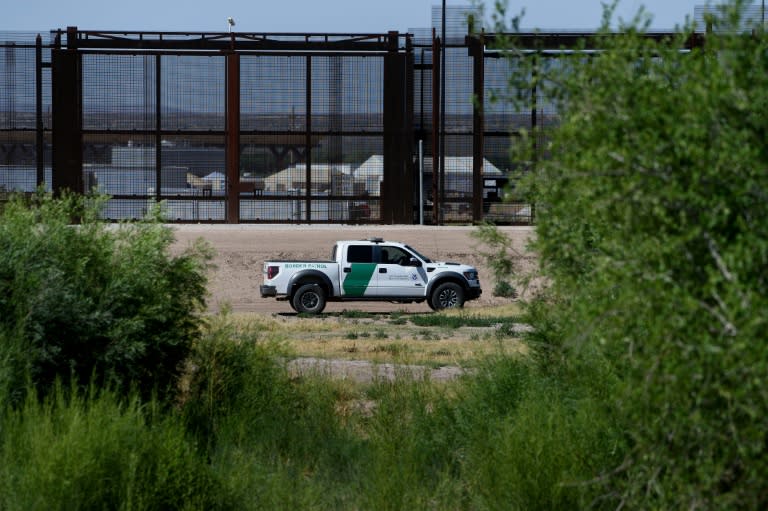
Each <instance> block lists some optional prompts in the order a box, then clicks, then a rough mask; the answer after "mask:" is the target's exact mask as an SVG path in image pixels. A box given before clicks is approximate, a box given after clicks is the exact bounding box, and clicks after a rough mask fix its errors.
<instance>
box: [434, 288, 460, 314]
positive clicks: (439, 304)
mask: <svg viewBox="0 0 768 511" xmlns="http://www.w3.org/2000/svg"><path fill="white" fill-rule="evenodd" d="M429 306H430V307H432V309H433V310H443V309H456V308H458V309H460V308H461V307H464V289H462V287H461V286H460V285H458V284H454V283H453V282H444V283H442V284H439V285H438V286H437V287H436V288H435V289H434V291H432V296H431V297H430V298H429Z"/></svg>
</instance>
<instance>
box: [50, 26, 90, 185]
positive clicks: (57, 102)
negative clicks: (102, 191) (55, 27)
mask: <svg viewBox="0 0 768 511" xmlns="http://www.w3.org/2000/svg"><path fill="white" fill-rule="evenodd" d="M51 82H52V87H51V89H52V94H51V105H52V113H53V130H52V131H53V161H52V167H53V168H52V179H51V181H52V183H51V186H52V188H53V193H54V194H56V195H60V194H61V193H62V192H64V190H70V191H72V192H75V193H83V191H84V189H83V186H84V183H83V131H82V129H83V128H82V126H83V109H82V57H81V55H80V53H79V52H78V50H77V28H76V27H67V48H66V49H55V50H53V52H52V62H51Z"/></svg>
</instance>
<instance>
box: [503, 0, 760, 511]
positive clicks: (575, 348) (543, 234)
mask: <svg viewBox="0 0 768 511" xmlns="http://www.w3.org/2000/svg"><path fill="white" fill-rule="evenodd" d="M744 5H745V2H742V1H731V2H728V4H727V6H726V7H725V8H723V9H722V12H721V15H719V16H717V17H713V18H712V19H711V20H710V21H711V22H712V26H714V27H715V31H714V32H712V33H709V34H707V36H706V38H705V42H704V43H703V45H702V46H701V47H697V48H694V49H693V50H691V51H681V48H683V46H684V44H683V43H684V41H686V40H687V39H688V37H689V36H691V34H692V31H693V27H692V26H686V27H685V28H683V29H681V30H680V32H679V34H678V35H675V36H670V37H669V38H668V39H666V40H664V41H660V42H657V41H652V40H650V39H648V38H644V37H643V32H644V31H645V30H646V29H647V27H648V22H647V20H646V18H645V17H644V15H642V13H641V15H639V16H638V18H636V19H635V20H633V21H632V22H631V24H630V25H628V26H622V27H621V29H620V31H619V32H621V35H619V34H611V33H610V30H609V28H608V27H609V24H608V22H607V21H606V22H605V24H604V28H603V35H604V36H605V37H604V38H603V39H602V40H601V42H602V43H603V48H604V51H601V52H599V53H594V52H576V53H571V54H563V55H561V56H560V57H559V58H558V59H557V62H556V63H555V65H550V66H548V67H547V68H544V67H543V66H541V56H538V57H536V58H534V57H533V56H530V55H524V54H521V53H519V52H515V51H514V46H512V47H511V49H512V51H511V52H510V56H511V58H513V59H515V65H516V66H517V69H523V70H527V72H522V73H520V74H519V75H516V76H515V77H513V80H512V81H511V83H512V84H513V85H515V86H518V85H519V84H520V83H521V80H523V81H524V80H529V79H530V78H531V77H535V79H536V80H537V85H538V86H539V89H540V90H542V89H546V88H547V87H549V89H548V90H547V92H548V96H549V97H550V98H552V100H553V101H554V103H555V104H556V107H557V111H558V113H559V115H560V123H559V126H558V127H557V128H555V129H553V130H551V132H547V133H546V134H542V133H532V134H531V135H530V137H529V140H533V139H534V138H536V137H539V140H541V137H542V135H546V139H547V144H546V147H545V148H544V149H545V150H546V155H547V158H544V159H541V160H540V161H539V163H538V165H537V166H536V168H535V170H534V171H533V172H532V175H531V177H530V182H529V185H530V192H531V193H532V194H533V196H534V198H535V201H536V203H537V213H538V216H537V219H538V225H537V234H538V241H537V242H536V249H537V250H538V252H539V254H540V256H541V264H542V270H543V272H544V274H545V275H546V276H548V277H549V278H550V282H551V286H550V288H549V290H548V291H547V293H546V294H545V295H544V296H543V297H542V299H541V300H542V301H540V302H538V303H537V304H535V305H534V306H533V308H532V309H531V311H532V313H533V317H534V318H535V320H536V324H535V325H534V326H535V327H536V333H535V334H534V335H535V338H536V340H537V341H540V342H541V343H542V344H541V345H539V346H540V347H545V348H546V349H545V350H541V352H545V353H546V354H547V356H548V359H547V360H548V361H549V362H553V363H555V365H554V366H553V370H563V369H564V368H565V367H566V366H568V365H570V364H572V363H573V361H574V360H578V359H579V357H580V354H581V353H584V352H587V351H592V350H595V349H599V350H600V351H602V352H603V353H604V354H605V355H606V356H607V357H610V358H611V359H612V360H614V364H615V368H616V373H617V374H619V375H621V376H622V383H621V384H620V385H619V388H617V389H615V401H614V402H612V403H611V404H612V406H615V413H616V414H617V416H619V417H620V418H621V420H622V421H623V422H624V424H625V429H626V435H627V439H628V442H629V444H628V445H630V448H629V450H628V452H627V453H626V458H625V460H624V461H623V462H622V463H621V464H619V466H616V467H606V468H605V473H604V474H599V475H597V476H596V478H595V480H594V481H592V482H591V483H592V484H594V485H595V488H596V492H598V493H601V494H602V495H603V496H604V497H608V498H609V500H610V496H614V499H615V500H613V504H614V505H618V506H619V507H622V506H626V507H628V508H644V509H645V508H655V509H680V508H705V509H723V508H751V509H764V508H766V507H767V506H768V492H767V491H766V489H765V478H766V474H768V436H766V435H767V433H766V431H767V429H766V419H765V417H766V416H768V386H766V384H765V382H766V377H768V351H766V331H768V324H767V323H768V314H766V311H767V310H768V296H767V293H766V290H768V224H766V222H765V219H766V218H767V217H768V172H767V171H766V169H768V143H766V141H767V140H768V135H767V134H768V117H766V115H765V112H766V108H767V107H768V38H766V36H765V34H764V33H763V32H762V30H761V29H760V28H758V29H756V30H746V31H745V30H744V26H745V24H744V21H743V20H742V19H740V16H739V13H740V12H742V11H743V7H744ZM610 18H611V11H610V9H609V10H608V11H607V14H606V17H605V19H606V20H610ZM511 44H512V45H514V38H512V39H511ZM521 62H527V63H528V66H527V67H526V66H523V65H521V64H520V63H521ZM533 66H536V71H537V72H536V73H532V72H530V70H531V69H532V68H533ZM529 85H530V84H529ZM531 146H533V144H531ZM538 147H540V146H538ZM537 156H540V155H537ZM518 157H520V158H524V159H525V160H528V161H531V160H535V158H534V157H533V155H531V154H530V153H529V154H526V155H521V156H518Z"/></svg>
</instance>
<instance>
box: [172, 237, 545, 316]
mask: <svg viewBox="0 0 768 511" xmlns="http://www.w3.org/2000/svg"><path fill="white" fill-rule="evenodd" d="M173 229H174V231H175V235H176V243H175V245H174V249H176V250H180V249H183V248H185V247H187V246H189V245H190V244H191V243H192V242H193V241H194V240H196V239H197V238H203V239H204V240H206V241H207V242H208V243H210V244H211V246H212V247H213V248H214V249H215V251H216V256H215V258H214V260H213V263H214V266H215V267H214V268H213V269H212V270H211V272H210V275H209V286H208V287H209V292H210V297H209V307H210V309H211V311H217V310H220V309H221V308H222V307H223V306H225V305H227V304H228V305H229V306H230V307H231V309H232V311H233V312H257V313H265V314H271V313H290V312H293V311H292V309H291V308H290V306H289V304H288V303H287V302H284V301H282V302H279V301H277V300H275V299H274V298H272V299H266V298H261V295H260V293H259V286H260V285H261V284H262V267H263V264H264V261H267V260H275V259H325V260H327V259H328V258H329V257H330V254H331V248H332V247H333V244H334V243H335V242H336V241H337V240H350V239H352V240H359V239H365V238H369V237H374V236H376V237H381V238H384V239H385V240H390V241H401V242H405V243H408V244H409V245H411V246H412V247H414V248H415V249H416V250H418V251H419V252H421V253H422V254H424V255H426V256H427V257H430V258H432V259H433V260H439V261H455V262H462V263H467V264H472V265H474V266H476V267H477V269H478V271H479V272H480V281H481V283H482V285H483V296H482V297H481V298H480V299H479V300H475V301H472V302H469V303H468V304H467V308H475V307H484V306H488V305H496V304H499V303H504V302H506V300H501V299H498V298H494V297H493V296H491V295H492V291H493V286H494V284H495V282H494V281H493V279H492V276H491V272H490V271H489V269H488V267H487V266H486V265H485V262H484V257H483V256H482V255H481V251H483V250H487V247H479V242H478V241H477V240H475V239H474V238H472V237H471V236H470V234H471V233H472V232H473V231H475V230H476V227H471V226H441V227H436V226H410V225H409V226H380V225H366V226H349V225H314V226H307V225H210V224H206V225H203V224H196V225H174V226H173ZM499 230H500V231H502V232H503V233H504V234H506V235H507V236H508V237H509V238H510V239H511V240H512V248H513V252H514V254H515V259H516V261H517V263H518V264H519V266H520V267H521V268H522V269H523V270H526V269H530V267H531V266H532V265H533V264H534V262H533V256H532V254H531V253H530V252H529V251H528V250H527V249H526V246H527V243H528V240H529V239H530V238H531V237H532V236H533V235H534V230H533V228H532V227H499ZM345 309H346V310H350V309H354V310H361V311H368V312H390V311H406V312H429V310H430V309H429V307H428V306H427V305H426V304H424V303H422V304H410V305H403V304H391V303H381V302H351V303H350V302H346V303H344V302H341V303H338V302H337V303H333V302H331V303H329V304H328V307H327V308H326V311H327V312H341V311H343V310H345Z"/></svg>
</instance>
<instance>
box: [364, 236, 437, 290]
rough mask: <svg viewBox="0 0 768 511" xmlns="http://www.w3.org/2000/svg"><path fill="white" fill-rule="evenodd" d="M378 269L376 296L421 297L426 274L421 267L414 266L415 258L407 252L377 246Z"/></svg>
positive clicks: (394, 247) (397, 248) (392, 247)
mask: <svg viewBox="0 0 768 511" xmlns="http://www.w3.org/2000/svg"><path fill="white" fill-rule="evenodd" d="M377 248H378V251H377V252H378V254H375V255H378V257H377V260H378V263H379V264H378V267H377V270H376V295H377V296H391V297H395V298H397V297H423V296H424V295H425V293H426V287H427V273H426V270H424V268H423V267H420V266H416V265H414V264H413V262H412V258H415V259H417V260H418V258H416V257H415V256H414V255H413V254H411V253H410V252H408V251H407V250H405V249H403V248H400V247H396V246H392V245H379V246H378V247H377Z"/></svg>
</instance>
